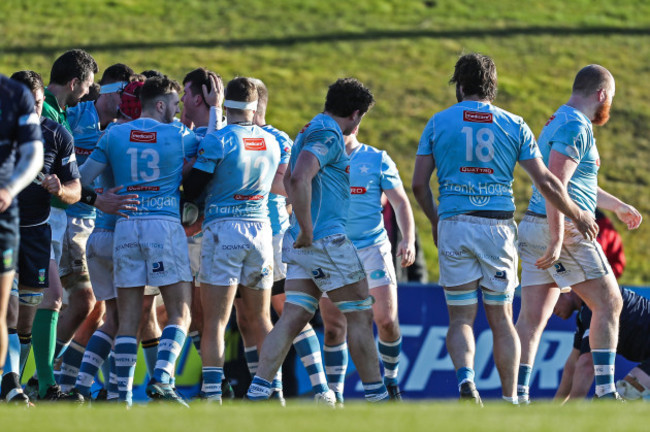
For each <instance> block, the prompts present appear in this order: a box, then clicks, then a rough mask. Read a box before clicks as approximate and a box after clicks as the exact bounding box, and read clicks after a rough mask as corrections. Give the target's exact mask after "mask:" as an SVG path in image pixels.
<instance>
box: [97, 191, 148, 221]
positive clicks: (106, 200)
mask: <svg viewBox="0 0 650 432" xmlns="http://www.w3.org/2000/svg"><path fill="white" fill-rule="evenodd" d="M123 187H124V186H117V187H114V188H112V189H108V190H106V191H104V193H102V194H97V199H95V207H97V208H98V209H99V210H101V211H103V212H104V213H108V214H112V215H117V216H123V217H125V218H127V219H128V218H129V215H127V214H126V213H123V212H124V211H135V210H137V209H138V208H137V207H136V206H137V205H138V204H140V201H138V195H137V194H129V195H118V194H117V192H118V191H119V190H120V189H122V188H123Z"/></svg>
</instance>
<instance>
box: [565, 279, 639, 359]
mask: <svg viewBox="0 0 650 432" xmlns="http://www.w3.org/2000/svg"><path fill="white" fill-rule="evenodd" d="M621 295H622V296H623V311H622V312H621V318H620V323H619V334H618V347H617V348H616V352H617V353H618V354H620V355H622V356H623V357H625V358H626V359H628V360H631V361H635V362H641V361H643V360H646V359H650V300H649V299H647V298H645V297H643V296H640V295H638V294H637V293H635V292H634V291H630V290H628V289H626V288H621ZM576 322H577V329H576V333H575V336H574V340H573V346H574V348H576V349H578V350H580V353H581V354H583V353H586V352H590V351H591V348H590V347H589V326H590V324H591V310H589V308H588V307H587V306H586V305H584V304H583V305H582V307H581V308H580V310H579V311H578V315H577V317H576Z"/></svg>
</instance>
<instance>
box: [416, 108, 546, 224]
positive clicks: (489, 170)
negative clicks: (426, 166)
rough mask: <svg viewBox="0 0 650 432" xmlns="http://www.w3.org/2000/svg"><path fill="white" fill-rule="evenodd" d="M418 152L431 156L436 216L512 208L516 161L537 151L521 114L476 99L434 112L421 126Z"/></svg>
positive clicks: (531, 134) (538, 154)
mask: <svg viewBox="0 0 650 432" xmlns="http://www.w3.org/2000/svg"><path fill="white" fill-rule="evenodd" d="M417 154H418V155H430V154H433V156H434V159H435V162H436V170H437V175H438V183H439V185H440V186H439V188H438V191H439V198H438V199H439V202H440V205H439V206H438V215H439V217H440V219H445V218H448V217H451V216H455V215H458V214H464V213H469V212H473V211H481V210H493V211H514V209H515V202H514V198H513V195H512V181H513V176H512V173H513V170H514V168H515V164H516V162H517V161H520V160H527V159H533V158H537V157H541V154H540V152H539V149H538V148H537V144H536V143H535V137H534V136H533V133H532V132H531V130H530V128H529V127H528V125H527V124H526V123H525V122H524V120H523V119H522V118H521V117H519V116H516V115H514V114H511V113H509V112H507V111H504V110H502V109H500V108H498V107H496V106H494V105H492V104H488V103H483V102H475V101H464V102H460V103H458V104H456V105H453V106H451V107H450V108H448V109H446V110H444V111H441V112H439V113H437V114H435V115H434V116H433V117H432V118H431V120H429V123H427V125H426V127H425V128H424V132H423V133H422V137H421V138H420V145H419V147H418V152H417Z"/></svg>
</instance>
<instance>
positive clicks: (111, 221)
mask: <svg viewBox="0 0 650 432" xmlns="http://www.w3.org/2000/svg"><path fill="white" fill-rule="evenodd" d="M116 125H118V123H110V124H109V125H108V126H107V127H106V130H105V131H104V133H106V132H107V131H108V130H109V129H111V128H112V127H113V126H116ZM113 187H115V179H114V178H113V170H111V168H110V167H106V169H105V170H104V171H103V172H102V173H101V174H100V175H99V177H97V178H96V179H95V192H97V193H103V192H104V191H105V190H107V189H111V188H113ZM93 208H94V207H93ZM95 210H96V212H97V217H96V218H95V228H99V229H105V230H108V231H114V230H115V222H117V215H112V214H108V213H104V212H103V211H101V210H99V209H95Z"/></svg>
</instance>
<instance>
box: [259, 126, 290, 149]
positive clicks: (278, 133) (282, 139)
mask: <svg viewBox="0 0 650 432" xmlns="http://www.w3.org/2000/svg"><path fill="white" fill-rule="evenodd" d="M262 130H264V131H265V132H268V133H270V134H271V135H273V136H274V137H275V139H276V140H277V141H278V143H280V145H287V144H288V145H292V144H293V141H292V140H291V138H289V135H288V134H287V133H286V132H284V131H282V130H280V129H278V128H276V127H274V126H271V125H264V126H263V127H262Z"/></svg>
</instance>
